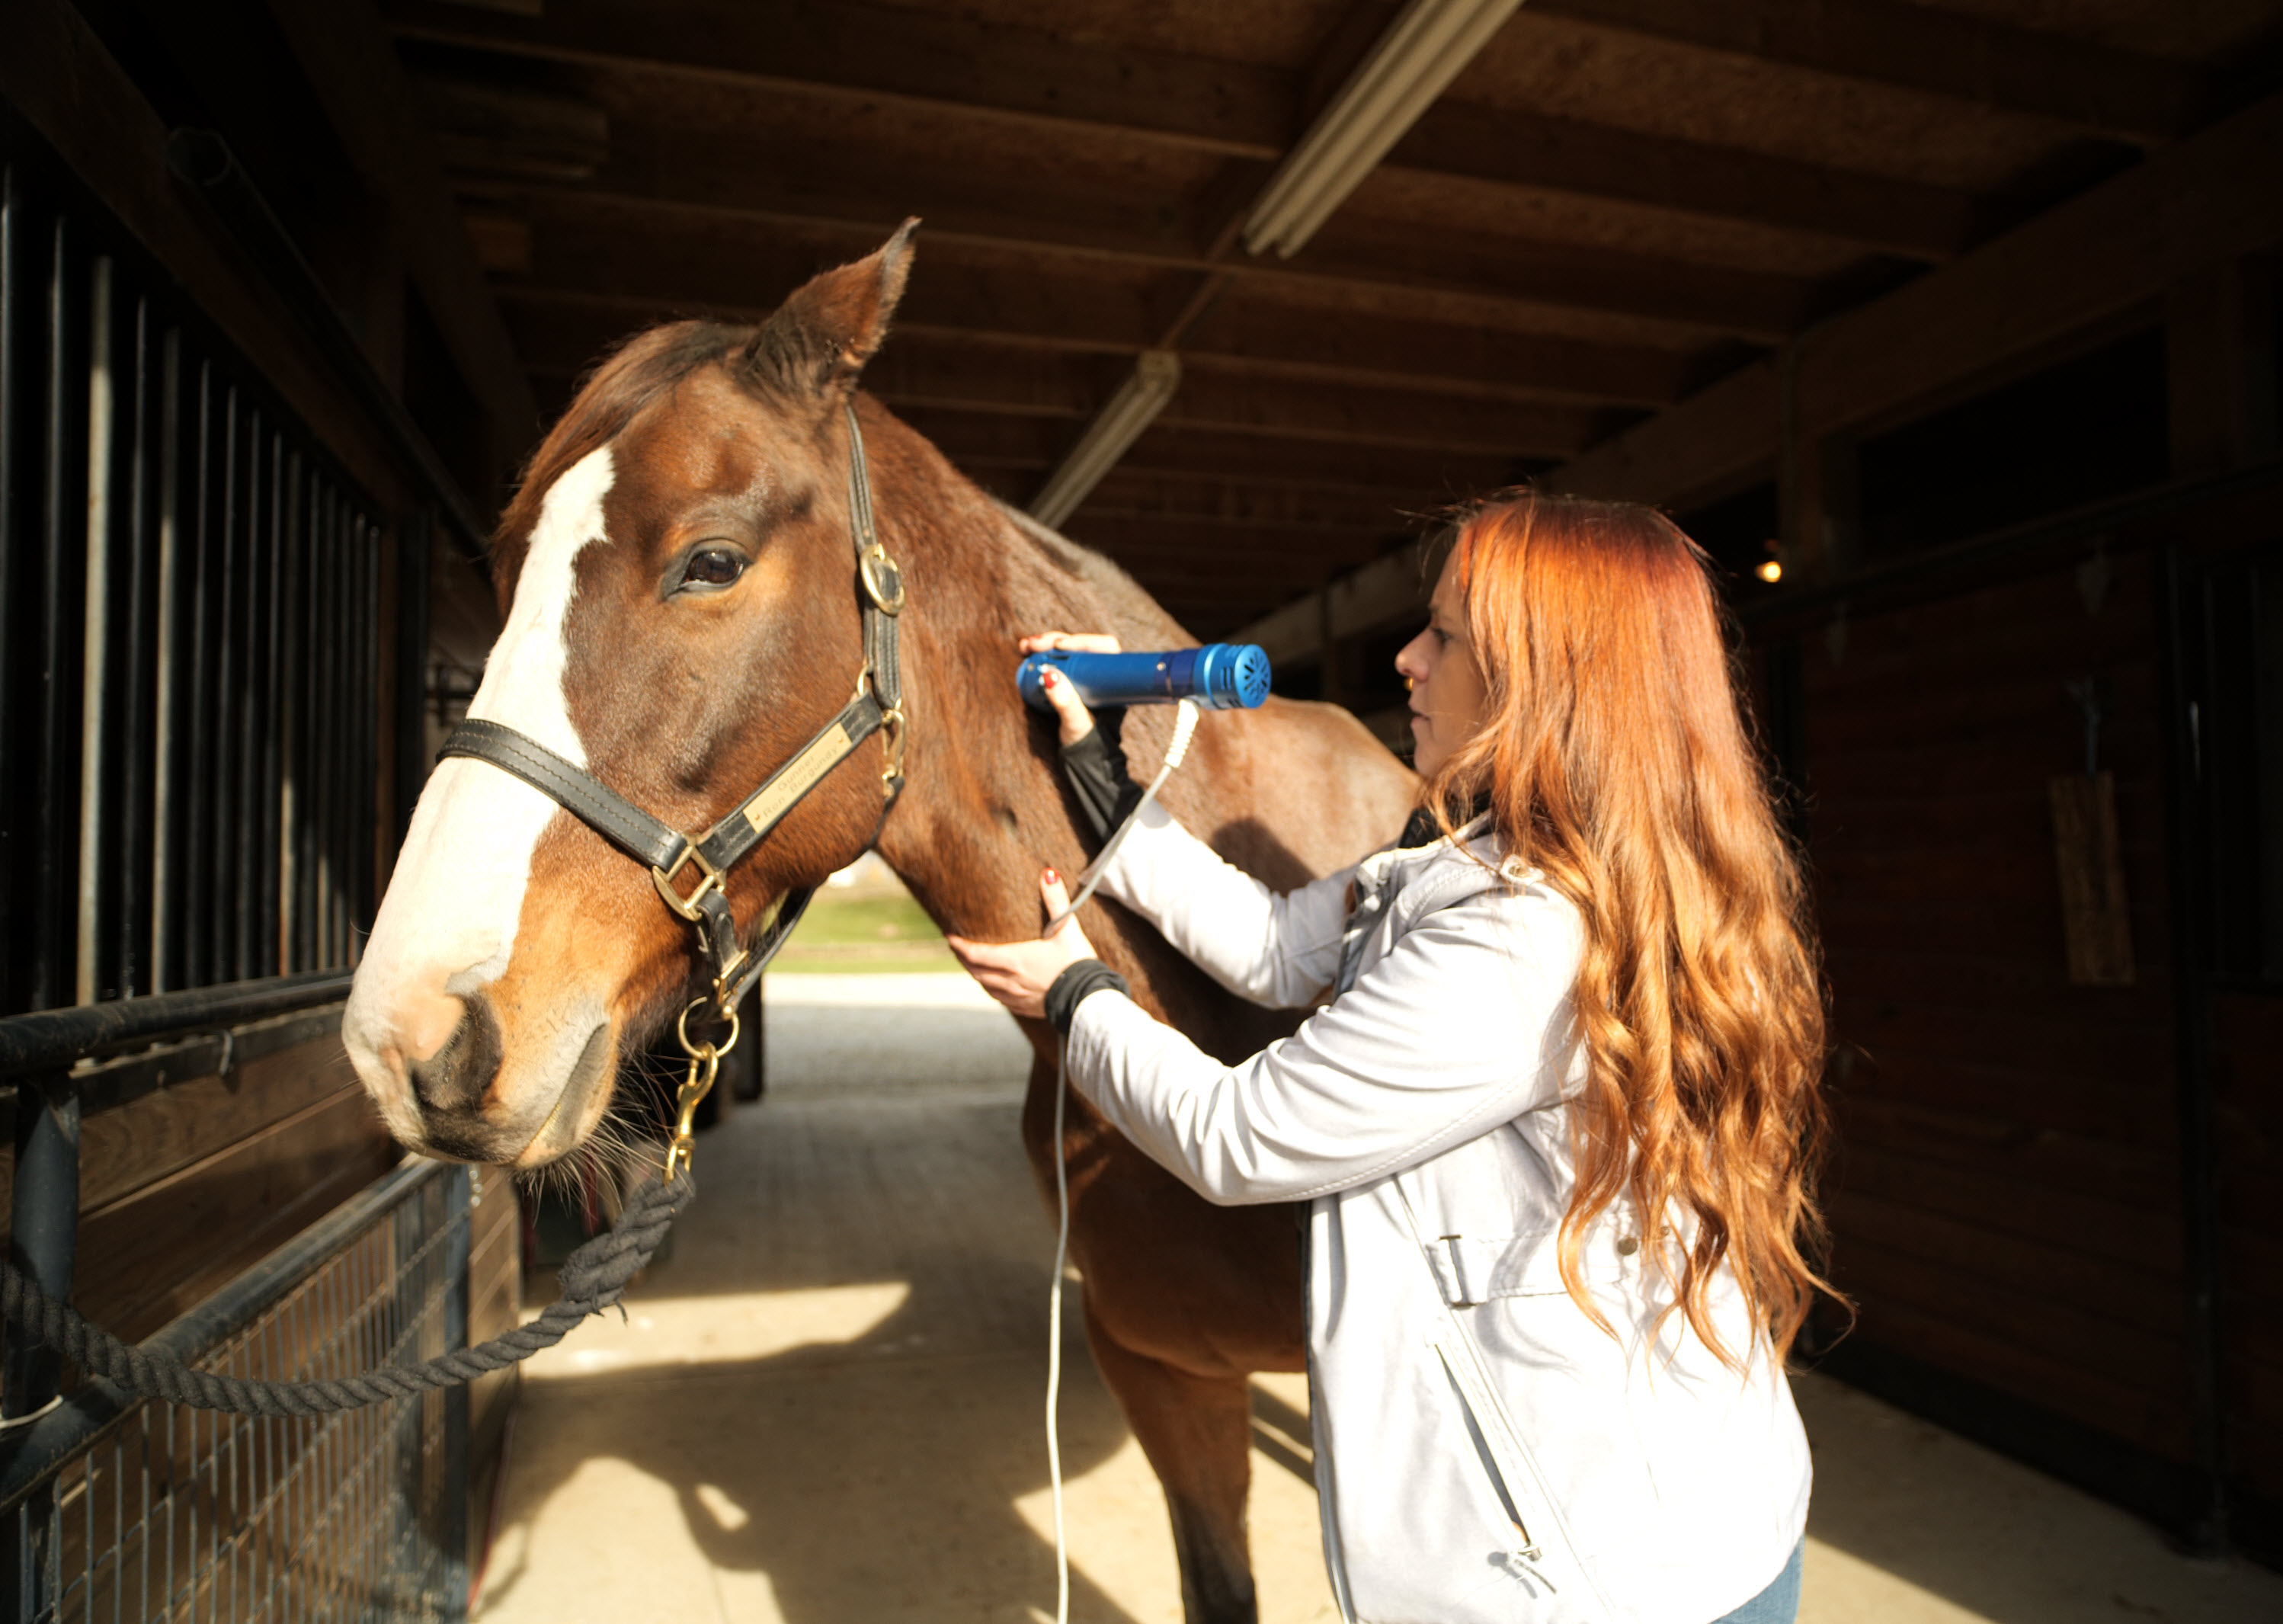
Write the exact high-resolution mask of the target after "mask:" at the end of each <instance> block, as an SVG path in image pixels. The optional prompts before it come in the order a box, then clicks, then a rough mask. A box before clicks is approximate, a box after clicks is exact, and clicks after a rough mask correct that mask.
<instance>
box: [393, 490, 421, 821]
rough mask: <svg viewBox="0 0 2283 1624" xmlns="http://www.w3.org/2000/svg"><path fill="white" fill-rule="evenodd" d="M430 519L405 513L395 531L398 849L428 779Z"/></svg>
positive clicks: (416, 511) (416, 510) (414, 512)
mask: <svg viewBox="0 0 2283 1624" xmlns="http://www.w3.org/2000/svg"><path fill="white" fill-rule="evenodd" d="M428 552H429V538H428V515H427V513H426V512H425V511H424V510H422V509H419V508H413V509H411V510H410V511H407V512H406V513H405V514H404V516H403V518H402V519H400V520H399V521H398V523H397V529H396V650H395V660H396V691H395V693H394V695H393V699H394V701H395V704H394V707H393V712H394V718H395V722H394V725H395V731H396V739H395V749H394V751H393V756H392V760H393V765H394V769H395V772H394V776H395V779H396V782H395V786H394V788H395V794H394V796H393V801H394V812H395V823H396V828H395V836H396V839H395V844H396V845H397V846H399V847H401V846H402V845H403V844H404V837H405V835H406V834H407V832H409V831H410V829H411V827H412V808H413V807H414V806H415V805H416V804H417V803H418V801H419V800H420V790H421V786H422V785H423V783H424V782H425V779H426V778H427V776H428V707H427V705H426V702H425V701H426V699H427V693H426V688H427V680H426V679H427V664H428V585H429V583H428V573H429V568H430V563H429V557H428Z"/></svg>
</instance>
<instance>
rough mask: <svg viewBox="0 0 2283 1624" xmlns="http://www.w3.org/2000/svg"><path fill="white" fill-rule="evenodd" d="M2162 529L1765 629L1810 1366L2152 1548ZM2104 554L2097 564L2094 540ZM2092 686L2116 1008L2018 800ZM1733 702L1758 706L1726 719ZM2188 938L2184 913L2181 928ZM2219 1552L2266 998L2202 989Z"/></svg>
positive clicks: (2250, 1290) (2279, 1251) (2167, 1148)
mask: <svg viewBox="0 0 2283 1624" xmlns="http://www.w3.org/2000/svg"><path fill="white" fill-rule="evenodd" d="M2245 519H2246V514H2244V513H2241V512H2228V513H2225V514H2215V515H2198V514H2193V513H2191V514H2186V515H2179V516H2175V517H2174V518H2172V519H2166V520H2164V521H2162V522H2161V523H2159V524H2155V525H2153V526H2151V525H2141V526H2139V527H2134V529H2133V530H2132V531H2131V533H2130V534H2128V535H2123V536H2122V537H2120V536H2119V535H2115V534H2112V535H2110V536H2109V537H2108V545H2107V546H2106V547H2105V548H2104V549H2103V550H2100V551H2098V552H2096V550H2095V542H2094V540H2093V538H2092V537H2091V536H2088V537H2087V538H2086V539H2085V541H2084V543H2082V544H2076V545H2072V546H2071V547H2070V548H2069V550H2067V552H2066V554H2065V556H2064V555H2055V554H2053V553H2051V552H2050V551H2049V552H2048V553H2047V554H2046V555H2045V558H2044V560H2043V561H2042V562H2039V563H2038V564H2036V565H2035V566H2020V567H2018V568H2014V569H2012V570H2010V571H2005V572H2002V574H2003V578H1991V575H1992V574H1993V572H1989V571H1985V572H1983V579H1981V580H1978V581H1970V582H1967V584H1964V585H1961V586H1958V587H1955V588H1950V589H1943V590H1940V591H1936V590H1935V589H1927V590H1926V592H1924V593H1923V594H1921V597H1918V598H1917V599H1916V600H1914V601H1912V602H1909V603H1907V604H1904V605H1899V606H1887V607H1882V606H1878V605H1875V604H1874V605H1870V606H1867V607H1865V608H1859V609H1856V610H1853V611H1847V610H1842V611H1841V612H1839V613H1838V614H1837V615H1836V617H1835V618H1834V619H1832V620H1830V621H1827V622H1826V623H1824V624H1822V625H1819V626H1813V627H1810V628H1809V629H1805V630H1804V631H1801V632H1799V633H1797V634H1796V637H1794V636H1791V635H1789V634H1787V635H1784V636H1764V637H1763V639H1762V649H1761V652H1762V653H1763V654H1766V655H1771V656H1773V660H1768V661H1763V662H1761V664H1762V666H1763V668H1764V669H1765V668H1773V667H1774V666H1777V665H1779V664H1780V662H1781V661H1783V660H1789V659H1792V658H1794V657H1795V656H1796V662H1797V671H1798V678H1797V690H1796V691H1797V700H1796V711H1795V719H1794V720H1793V721H1791V722H1790V723H1789V724H1788V725H1790V726H1791V728H1792V729H1793V730H1794V731H1793V733H1792V738H1791V742H1790V743H1789V744H1788V746H1786V745H1784V744H1783V743H1782V741H1781V735H1780V731H1779V730H1778V729H1777V728H1776V727H1774V726H1773V723H1774V722H1777V721H1778V720H1780V719H1779V718H1776V717H1774V716H1773V714H1772V715H1771V717H1770V720H1771V723H1772V725H1771V735H1772V737H1773V738H1777V739H1778V740H1779V747H1780V748H1788V750H1789V751H1790V752H1791V753H1793V754H1794V757H1795V760H1794V761H1793V762H1792V763H1791V766H1792V770H1793V771H1794V772H1795V773H1796V774H1798V775H1799V776H1800V777H1803V778H1804V784H1805V789H1806V794H1805V807H1806V811H1805V816H1804V836H1805V839H1806V843H1807V851H1808V855H1809V860H1810V864H1811V869H1812V887H1813V894H1814V898H1815V906H1816V910H1817V916H1818V920H1819V928H1820V931H1821V934H1822V941H1823V948H1824V952H1825V955H1826V959H1827V971H1828V979H1829V982H1830V986H1831V988H1832V997H1833V1007H1832V1013H1833V1021H1832V1036H1833V1040H1834V1042H1835V1055H1834V1059H1833V1062H1832V1066H1831V1070H1830V1074H1829V1084H1830V1092H1831V1097H1832V1100H1833V1103H1834V1108H1835V1115H1836V1121H1837V1128H1838V1144H1837V1147H1836V1150H1835V1157H1834V1161H1833V1165H1832V1167H1831V1168H1830V1171H1829V1174H1828V1176H1827V1186H1826V1194H1827V1211H1828V1214H1829V1217H1830V1221H1831V1226H1832V1231H1833V1264H1834V1273H1835V1280H1836V1282H1837V1284H1839V1285H1840V1286H1841V1287H1842V1289H1843V1290H1844V1291H1845V1292H1848V1293H1849V1294H1850V1295H1851V1297H1852V1298H1853V1299H1854V1300H1855V1301H1856V1303H1857V1304H1858V1307H1859V1310H1860V1314H1859V1319H1858V1322H1857V1323H1856V1325H1855V1327H1854V1329H1853V1330H1852V1331H1851V1333H1849V1334H1848V1335H1846V1336H1845V1337H1844V1338H1843V1339H1836V1340H1834V1339H1833V1336H1832V1333H1833V1331H1834V1330H1835V1323H1830V1322H1827V1323H1824V1324H1823V1325H1821V1326H1820V1327H1819V1331H1818V1333H1817V1336H1818V1337H1819V1346H1818V1347H1817V1349H1816V1351H1815V1353H1814V1354H1813V1355H1812V1360H1815V1359H1819V1360H1820V1362H1822V1364H1823V1365H1824V1367H1825V1368H1827V1369H1828V1370H1831V1371H1832V1372H1833V1373H1835V1374H1838V1375H1840V1376H1842V1377H1844V1378H1849V1379H1851V1380H1857V1381H1859V1382H1861V1383H1862V1384H1863V1385H1866V1386H1870V1387H1872V1388H1874V1390H1878V1391H1882V1392H1884V1393H1886V1394H1889V1395H1890V1396H1892V1397H1895V1398H1897V1399H1898V1400H1900V1401H1903V1402H1904V1403H1905V1404H1906V1405H1908V1406H1909V1407H1912V1408H1914V1409H1919V1410H1920V1411H1921V1413H1926V1414H1928V1415H1930V1416H1932V1417H1935V1418H1936V1419H1939V1420H1942V1421H1944V1422H1946V1423H1948V1424H1950V1425H1958V1426H1960V1427H1962V1428H1963V1429H1964V1430H1966V1431H1968V1432H1969V1433H1974V1434H1975V1435H1977V1436H1980V1437H1982V1438H1983V1439H1984V1440H1985V1441H1990V1442H1991V1443H1993V1444H1996V1445H1998V1446H1999V1447H2000V1448H2006V1449H2008V1450H2010V1451H2011V1452H2014V1453H2016V1454H2019V1455H2021V1456H2023V1457H2024V1458H2026V1459H2029V1460H2030V1461H2031V1462H2032V1463H2033V1464H2038V1465H2040V1466H2042V1467H2044V1468H2045V1469H2046V1470H2048V1471H2052V1472H2056V1473H2058V1474H2059V1475H2061V1476H2063V1477H2066V1478H2069V1479H2070V1480H2074V1481H2077V1482H2078V1483H2080V1484H2082V1485H2084V1487H2090V1488H2092V1489H2094V1490H2095V1491H2096V1492H2099V1493H2102V1494H2104V1495H2108V1496H2109V1497H2111V1498H2114V1499H2116V1500H2118V1501H2120V1502H2122V1503H2125V1504H2128V1505H2131V1506H2132V1507H2133V1508H2134V1509H2137V1510H2139V1511H2143V1512H2145V1513H2147V1514H2148V1515H2152V1516H2154V1517H2157V1518H2159V1519H2162V1520H2164V1521H2166V1522H2168V1523H2170V1524H2171V1525H2173V1526H2187V1525H2189V1524H2190V1523H2191V1522H2192V1521H2193V1519H2195V1517H2196V1516H2197V1515H2198V1514H2199V1508H2200V1505H2201V1503H2202V1500H2201V1495H2202V1492H2203V1491H2202V1490H2201V1487H2200V1486H2199V1480H2197V1478H2196V1476H2195V1472H2194V1467H2195V1463H2196V1460H2197V1449H2196V1436H2195V1432H2194V1427H2195V1397H2194V1395H2195V1394H2196V1391H2197V1383H2198V1362H2197V1354H2196V1348H2195V1345H2194V1340H2193V1329H2192V1327H2193V1317H2192V1314H2191V1305H2190V1290H2191V1284H2190V1280H2189V1276H2188V1265H2187V1261H2186V1259H2187V1254H2188V1251H2189V1247H2188V1245H2187V1237H2186V1234H2185V1232H2184V1226H2185V1220H2184V1216H2183V1214H2184V1211H2185V1207H2184V1199H2183V1154H2182V1128H2181V1120H2182V1117H2181V1112H2182V1098H2183V1095H2182V1089H2183V1082H2182V1075H2181V1064H2180V1052H2181V1051H2180V1047H2179V1046H2180V1042H2181V1032H2182V1030H2183V1028H2182V1027H2181V1024H2180V1017H2181V1010H2180V1008H2179V1005H2178V997H2177V995H2178V993H2179V991H2180V988H2181V985H2182V984H2181V983H2180V982H2179V980H2178V976H2177V975H2176V971H2177V970H2178V964H2179V956H2178V952H2177V949H2176V942H2175V933H2176V927H2175V917H2176V915H2175V910H2176V906H2178V904H2179V903H2180V902H2181V899H2180V898H2178V897H2176V896H2175V895H2174V894H2173V889H2172V882H2171V874H2172V873H2173V871H2174V870H2173V865H2174V863H2175V862H2176V861H2177V852H2176V844H2175V836H2176V834H2177V832H2176V831H2175V830H2174V829H2173V827H2172V826H2171V820H2172V818H2173V816H2174V813H2173V808H2172V803H2171V802H2170V800H2168V791H2169V789H2170V787H2171V786H2170V785H2168V762H2169V761H2170V759H2171V752H2172V751H2173V749H2174V748H2175V746H2176V744H2177V742H2178V741H2175V740H2173V739H2171V738H2169V737H2168V734H2167V730H2166V725H2165V724H2166V710H2167V707H2168V705H2169V704H2170V699H2169V697H2168V696H2169V695H2170V692H2171V690H2170V687H2169V686H2168V684H2169V683H2170V682H2171V680H2172V674H2171V673H2170V670H2169V669H2168V666H2167V660H2168V654H2167V616H2168V613H2170V611H2169V608H2168V599H2167V585H2166V574H2165V572H2166V569H2167V562H2166V553H2165V551H2164V548H2165V546H2166V545H2168V544H2169V545H2177V546H2178V547H2180V548H2182V549H2183V550H2186V551H2187V552H2194V551H2196V550H2201V549H2204V548H2208V547H2210V546H2213V545H2215V544H2217V546H2220V547H2222V548H2231V549H2232V548H2234V547H2239V546H2243V545H2249V544H2255V543H2260V542H2261V541H2262V539H2263V538H2265V539H2267V540H2271V539H2273V535H2272V533H2273V532H2275V531H2276V530H2277V529H2278V528H2279V527H2283V518H2277V517H2274V516H2271V517H2270V518H2269V519H2268V520H2267V521H2266V522H2265V523H2264V525H2263V524H2262V523H2261V522H2260V521H2259V520H2258V519H2256V517H2254V518H2252V519H2250V526H2249V528H2248V529H2247V528H2245V527H2244V520H2245ZM2120 541H2121V542H2122V543H2123V544H2119V543H2120ZM2088 677H2090V678H2092V679H2093V680H2094V682H2095V683H2096V685H2097V691H2098V693H2099V696H2100V701H2101V703H2102V706H2103V709H2104V714H2103V718H2102V724H2101V728H2100V767H2101V768H2102V769H2104V770H2106V771H2108V772H2109V773H2110V774H2112V775H2113V777H2114V781H2115V804H2116V821H2117V826H2118V835H2119V847H2120V855H2121V858H2122V867H2123V877H2124V885H2125V891H2126V895H2127V898H2128V902H2129V917H2130V922H2131V939H2132V949H2133V956H2134V961H2135V964H2134V976H2133V980H2132V981H2131V984H2130V985H2123V986H2086V985H2073V984H2072V983H2071V981H2070V979H2069V967H2068V958H2067V952H2066V946H2065V935H2064V925H2063V915H2062V905H2061V884H2060V880H2059V878H2058V871H2057V865H2056V853H2055V835H2054V827H2053V813H2052V808H2051V800H2050V796H2049V785H2051V783H2052V781H2053V780H2054V779H2055V778H2058V777H2064V776H2067V775H2071V774H2077V773H2082V772H2083V770H2084V715H2083V713H2082V711H2081V710H2080V708H2079V706H2078V704H2077V700H2076V699H2074V698H2073V697H2072V696H2071V695H2070V694H2069V692H2068V691H2067V690H2066V689H2065V686H2064V685H2065V684H2067V683H2074V682H2080V681H2082V680H2084V679H2085V678H2088ZM1758 697H1759V698H1760V699H1761V702H1762V703H1763V704H1764V705H1765V704H1766V703H1767V702H1768V700H1769V699H1770V698H1772V697H1773V696H1772V695H1768V694H1766V693H1765V692H1764V693H1763V694H1762V695H1760V696H1758ZM2189 911H2190V913H2191V915H2192V916H2193V908H2191V909H2190V910H2189ZM2202 996H2203V1002H2202V1003H2201V1004H2198V1003H2196V1002H2195V998H2194V995H2190V1002H2189V1009H2190V1011H2191V1019H2193V1011H2194V1010H2195V1009H2197V1008H2199V1007H2201V1008H2203V1009H2204V1010H2206V1011H2208V1019H2209V1053H2210V1074H2211V1086H2212V1089H2213V1096H2214V1100H2215V1105H2216V1109H2217V1126H2218V1131H2217V1161H2218V1166H2217V1186H2218V1191H2219V1199H2220V1203H2221V1213H2222V1226H2223V1230H2222V1236H2221V1250H2222V1278H2221V1281H2220V1297H2221V1322H2222V1335H2223V1339H2224V1342H2223V1346H2224V1350H2225V1371H2224V1377H2223V1385H2224V1406H2225V1434H2226V1437H2225V1458H2226V1461H2227V1466H2228V1472H2229V1476H2230V1479H2231V1493H2232V1501H2233V1512H2232V1516H2233V1521H2234V1537H2235V1538H2236V1540H2237V1541H2238V1542H2240V1543H2241V1544H2242V1545H2243V1546H2245V1547H2246V1548H2248V1549H2251V1550H2256V1551H2259V1552H2261V1553H2263V1554H2264V1555H2268V1556H2270V1557H2271V1556H2273V1555H2274V1554H2276V1553H2277V1552H2278V1551H2283V1519H2279V1516H2278V1510H2279V1507H2283V1062H2279V1059H2278V1057H2279V1055H2283V997H2279V995H2278V993H2277V990H2276V989H2274V988H2271V987H2266V986H2264V985H2236V984H2229V983H2225V982H2223V983H2220V984H2216V985H2210V986H2209V988H2208V991H2207V992H2206V993H2205V994H2204V995H2202Z"/></svg>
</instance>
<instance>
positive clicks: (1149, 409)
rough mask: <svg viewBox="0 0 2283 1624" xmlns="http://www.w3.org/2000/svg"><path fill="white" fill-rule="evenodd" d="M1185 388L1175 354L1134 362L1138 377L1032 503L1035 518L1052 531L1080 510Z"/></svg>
mask: <svg viewBox="0 0 2283 1624" xmlns="http://www.w3.org/2000/svg"><path fill="white" fill-rule="evenodd" d="M1180 386H1181V361H1180V356H1178V355H1174V354H1173V351H1171V350H1165V349H1145V350H1143V351H1142V352H1141V358H1140V359H1139V360H1137V361H1136V362H1135V363H1134V371H1133V374H1132V375H1131V376H1130V377H1128V378H1127V379H1126V381H1125V382H1124V383H1122V384H1120V385H1118V393H1117V394H1113V395H1111V396H1110V404H1108V405H1107V406H1104V407H1103V409H1102V412H1101V415H1099V416H1098V417H1096V418H1095V420H1094V421H1093V422H1092V423H1090V424H1088V425H1087V431H1086V433H1085V436H1084V437H1083V438H1081V439H1080V440H1079V442H1078V444H1077V445H1075V446H1073V447H1071V454H1070V455H1069V456H1068V457H1064V458H1063V461H1062V465H1061V466H1060V467H1058V468H1056V470H1055V471H1054V472H1053V473H1051V474H1049V475H1048V477H1047V482H1046V484H1045V486H1044V487H1042V488H1040V492H1039V494H1038V495H1037V496H1035V497H1033V498H1032V502H1031V517H1032V518H1033V519H1037V520H1038V521H1039V522H1040V524H1042V525H1047V526H1050V527H1051V526H1056V525H1059V524H1061V523H1062V522H1063V520H1064V519H1068V518H1069V517H1070V516H1071V514H1072V513H1074V512H1076V511H1078V504H1079V503H1081V502H1083V501H1085V500H1086V498H1087V493H1089V492H1090V491H1092V490H1093V489H1094V488H1095V486H1096V485H1099V484H1100V483H1101V482H1102V476H1103V474H1105V473H1108V472H1110V470H1111V469H1112V468H1114V467H1116V466H1117V465H1118V458H1120V457H1124V456H1125V455H1126V448H1127V447H1129V446H1131V445H1132V444H1133V443H1134V441H1136V440H1139V439H1140V438H1141V431H1142V430H1144V429H1146V428H1148V427H1149V425H1150V424H1152V423H1154V422H1155V421H1157V414H1158V413H1159V412H1161V411H1163V410H1165V402H1168V401H1170V400H1172V399H1173V391H1174V390H1176V389H1178V388H1180Z"/></svg>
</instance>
